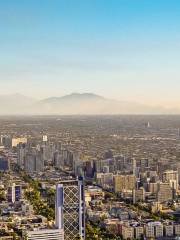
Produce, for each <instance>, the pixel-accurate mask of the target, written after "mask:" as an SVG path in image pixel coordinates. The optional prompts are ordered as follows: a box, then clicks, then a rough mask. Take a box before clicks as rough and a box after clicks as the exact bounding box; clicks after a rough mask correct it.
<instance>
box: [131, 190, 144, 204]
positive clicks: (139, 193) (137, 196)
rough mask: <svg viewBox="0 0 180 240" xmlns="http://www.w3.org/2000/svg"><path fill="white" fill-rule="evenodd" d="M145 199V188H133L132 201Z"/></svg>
mask: <svg viewBox="0 0 180 240" xmlns="http://www.w3.org/2000/svg"><path fill="white" fill-rule="evenodd" d="M144 201H145V190H144V188H143V187H141V188H139V189H134V190H133V203H137V202H144Z"/></svg>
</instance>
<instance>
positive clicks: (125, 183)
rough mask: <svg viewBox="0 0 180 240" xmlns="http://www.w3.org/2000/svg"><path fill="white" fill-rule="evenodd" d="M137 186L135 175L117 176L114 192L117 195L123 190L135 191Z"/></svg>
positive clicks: (115, 177)
mask: <svg viewBox="0 0 180 240" xmlns="http://www.w3.org/2000/svg"><path fill="white" fill-rule="evenodd" d="M135 186H136V177H135V176H134V175H115V176H114V190H115V192H116V193H118V192H122V191H123V190H133V189H135Z"/></svg>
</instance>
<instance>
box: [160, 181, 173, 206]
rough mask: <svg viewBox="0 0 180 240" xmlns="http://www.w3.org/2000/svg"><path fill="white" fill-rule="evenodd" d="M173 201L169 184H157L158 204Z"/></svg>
mask: <svg viewBox="0 0 180 240" xmlns="http://www.w3.org/2000/svg"><path fill="white" fill-rule="evenodd" d="M172 199H173V190H172V188H171V186H170V184H169V183H159V190H158V194H157V200H158V202H160V203H162V202H166V201H169V200H172Z"/></svg>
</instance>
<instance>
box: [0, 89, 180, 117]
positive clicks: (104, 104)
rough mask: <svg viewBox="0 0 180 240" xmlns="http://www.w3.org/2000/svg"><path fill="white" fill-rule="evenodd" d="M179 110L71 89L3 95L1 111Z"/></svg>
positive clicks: (93, 111) (137, 112)
mask: <svg viewBox="0 0 180 240" xmlns="http://www.w3.org/2000/svg"><path fill="white" fill-rule="evenodd" d="M177 111H178V110H177V109H168V110H167V109H164V108H163V107H150V106H147V105H143V104H139V103H134V102H126V101H117V100H112V99H107V98H104V97H102V96H99V95H96V94H93V93H82V94H80V93H72V94H69V95H65V96H62V97H51V98H47V99H43V100H40V101H37V100H34V99H32V98H28V97H26V96H23V95H20V94H14V95H6V96H0V114H1V115H3V114H35V115H36V114H37V115H75V114H77V115H78V114H80V115H86V114H91V115H92V114H171V113H177ZM179 113H180V111H179Z"/></svg>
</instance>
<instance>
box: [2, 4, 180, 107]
mask: <svg viewBox="0 0 180 240" xmlns="http://www.w3.org/2000/svg"><path fill="white" fill-rule="evenodd" d="M179 13H180V1H179V0H29V1H28V0H0V86H1V88H0V94H9V93H15V92H19V93H22V94H24V95H28V96H33V97H36V98H43V97H48V96H53V95H56V96H61V95H63V94H67V93H71V92H94V93H97V94H100V95H103V96H106V97H110V98H115V99H122V100H129V101H137V102H146V103H149V104H164V105H168V104H171V105H172V104H174V105H176V104H178V103H180V94H179V89H180V70H179V68H180V14H179Z"/></svg>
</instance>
